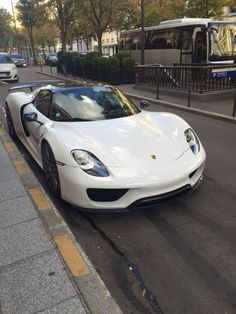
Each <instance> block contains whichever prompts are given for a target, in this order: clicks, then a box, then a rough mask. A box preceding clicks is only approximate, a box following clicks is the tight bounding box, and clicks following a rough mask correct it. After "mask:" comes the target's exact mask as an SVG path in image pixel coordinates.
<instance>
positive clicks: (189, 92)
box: [188, 82, 191, 107]
mask: <svg viewBox="0 0 236 314" xmlns="http://www.w3.org/2000/svg"><path fill="white" fill-rule="evenodd" d="M190 103H191V86H190V82H189V85H188V107H190Z"/></svg>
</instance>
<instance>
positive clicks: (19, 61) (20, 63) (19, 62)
mask: <svg viewBox="0 0 236 314" xmlns="http://www.w3.org/2000/svg"><path fill="white" fill-rule="evenodd" d="M11 59H12V61H13V62H14V63H15V65H16V66H17V67H26V66H27V63H26V61H25V59H24V58H23V57H22V56H21V55H20V54H18V53H12V54H11Z"/></svg>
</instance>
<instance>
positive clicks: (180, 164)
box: [58, 148, 206, 211]
mask: <svg viewBox="0 0 236 314" xmlns="http://www.w3.org/2000/svg"><path fill="white" fill-rule="evenodd" d="M205 158H206V155H205V151H204V149H203V148H202V149H201V151H200V153H199V154H198V156H195V155H193V153H192V152H191V150H188V151H187V152H185V153H184V154H183V155H182V156H181V157H180V158H178V159H177V160H175V161H172V162H171V163H169V164H168V165H165V166H163V167H160V168H159V169H153V171H152V172H151V173H149V174H147V175H146V176H145V177H144V176H138V175H135V176H134V175H132V174H131V173H130V174H128V172H127V170H126V171H123V172H122V170H120V169H119V168H115V169H112V168H110V169H109V171H110V173H111V175H110V176H109V177H103V178H101V177H93V176H90V175H88V174H86V173H84V172H83V171H82V170H81V169H80V168H79V167H71V166H67V165H64V166H61V165H58V172H59V177H60V184H61V196H62V198H63V199H64V200H66V201H68V202H69V203H71V204H73V205H76V206H78V207H81V208H84V209H86V208H88V209H92V210H98V211H99V209H100V210H111V211H112V210H124V209H127V208H128V209H129V208H134V207H147V206H150V205H154V204H156V203H157V202H159V201H160V200H163V199H166V198H170V197H173V196H174V195H177V194H180V193H182V192H184V191H187V190H190V189H194V188H195V187H196V186H197V185H199V182H200V181H201V179H202V173H203V170H204V164H205ZM96 189H99V190H103V189H104V190H112V189H114V190H125V192H124V193H121V197H119V198H118V199H115V200H114V201H110V200H109V199H108V200H106V201H102V200H100V201H96V200H93V199H91V195H90V194H89V193H88V190H96Z"/></svg>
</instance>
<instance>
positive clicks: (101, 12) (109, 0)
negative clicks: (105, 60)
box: [75, 0, 115, 53]
mask: <svg viewBox="0 0 236 314" xmlns="http://www.w3.org/2000/svg"><path fill="white" fill-rule="evenodd" d="M114 2H115V1H114V0H75V3H76V4H77V6H78V9H79V11H80V12H81V14H82V15H83V16H84V17H85V18H86V19H87V20H88V21H89V22H90V25H91V28H92V31H93V32H94V33H95V34H96V36H97V41H98V51H99V52H100V53H102V34H103V33H104V32H105V31H106V30H107V28H108V25H109V24H110V22H111V16H112V11H113V3H114Z"/></svg>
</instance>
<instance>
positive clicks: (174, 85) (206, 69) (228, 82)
mask: <svg viewBox="0 0 236 314" xmlns="http://www.w3.org/2000/svg"><path fill="white" fill-rule="evenodd" d="M234 66H235V69H236V65H225V64H224V65H217V66H212V65H203V66H200V65H196V66H195V65H189V66H186V65H184V66H182V65H175V66H161V65H148V66H147V65H145V66H136V67H135V85H141V86H157V88H158V87H162V88H167V89H168V88H169V89H175V90H183V91H189V90H190V91H191V92H196V93H199V94H203V93H207V92H211V91H219V90H228V89H234V88H235V87H236V78H233V77H228V76H227V75H226V72H227V69H228V70H229V69H230V68H232V67H234Z"/></svg>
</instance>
